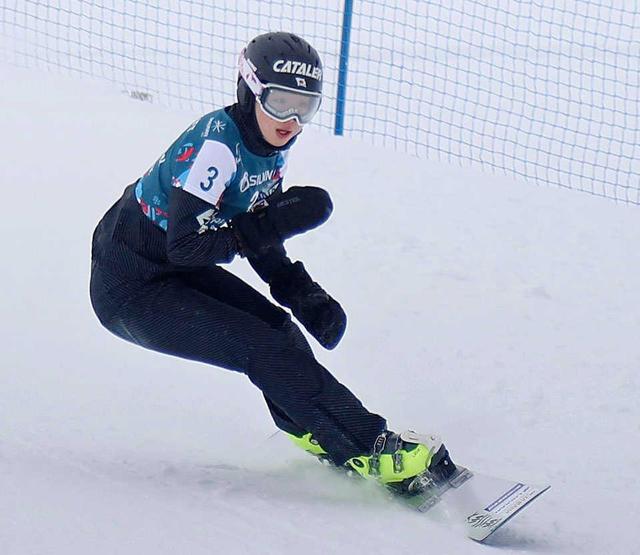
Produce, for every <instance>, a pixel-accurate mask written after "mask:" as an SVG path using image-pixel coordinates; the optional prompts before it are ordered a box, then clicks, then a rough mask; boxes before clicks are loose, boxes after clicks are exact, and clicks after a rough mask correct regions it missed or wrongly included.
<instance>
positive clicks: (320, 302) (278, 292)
mask: <svg viewBox="0 0 640 555" xmlns="http://www.w3.org/2000/svg"><path fill="white" fill-rule="evenodd" d="M270 285H271V295H272V296H273V298H274V299H275V300H276V301H278V302H279V303H280V304H281V305H282V306H286V307H288V308H290V309H291V312H293V315H294V316H295V317H296V318H297V319H298V321H299V322H300V323H301V324H302V325H303V326H304V327H305V328H306V330H307V331H308V332H309V333H310V334H311V335H313V337H315V338H316V339H317V340H318V342H319V343H320V344H321V345H322V346H323V347H324V348H325V349H333V348H334V347H335V346H336V345H337V344H338V343H339V342H340V340H341V339H342V336H343V335H344V332H345V329H346V327H347V315H346V314H345V312H344V310H342V307H341V306H340V303H338V301H336V300H335V299H333V298H332V297H331V296H330V295H329V294H328V293H327V292H326V291H325V290H324V289H322V287H320V285H318V284H317V283H316V282H315V281H313V280H312V279H311V276H309V274H308V273H307V271H306V270H305V268H304V265H303V264H302V262H295V263H294V264H291V265H290V266H288V267H287V268H285V269H283V270H281V271H280V272H278V274H276V275H275V276H274V277H273V279H272V280H271V283H270Z"/></svg>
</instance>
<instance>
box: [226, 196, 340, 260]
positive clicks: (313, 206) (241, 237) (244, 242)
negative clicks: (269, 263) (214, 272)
mask: <svg viewBox="0 0 640 555" xmlns="http://www.w3.org/2000/svg"><path fill="white" fill-rule="evenodd" d="M332 210H333V205H332V204H331V198H330V197H329V194H328V193H327V192H326V191H325V190H324V189H320V188H319V187H291V188H289V190H287V191H286V192H285V193H282V194H280V195H278V196H277V197H276V198H274V199H269V204H268V205H267V206H266V207H264V208H262V209H260V210H256V211H255V212H245V213H242V214H238V215H237V216H236V217H235V218H233V220H232V221H231V228H232V229H233V232H234V234H235V237H236V240H237V242H238V246H239V251H240V254H241V255H242V256H244V257H246V258H256V257H259V256H262V255H264V254H267V253H268V252H269V250H270V249H272V248H274V247H276V246H277V245H281V244H282V243H283V242H284V241H285V240H286V239H289V238H290V237H293V236H294V235H299V234H300V233H305V232H306V231H309V230H311V229H314V228H316V227H318V226H319V225H320V224H322V223H324V222H325V221H326V220H327V219H328V218H329V216H330V215H331V211H332Z"/></svg>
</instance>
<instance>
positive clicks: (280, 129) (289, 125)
mask: <svg viewBox="0 0 640 555" xmlns="http://www.w3.org/2000/svg"><path fill="white" fill-rule="evenodd" d="M256 119H257V120H258V127H260V132H261V133H262V136H263V137H264V140H265V141H267V142H268V143H269V144H270V145H272V146H275V147H281V146H284V145H286V144H287V143H288V142H289V141H290V140H291V139H293V137H295V136H296V135H297V134H298V133H300V131H302V126H301V125H300V124H299V123H298V122H297V121H296V120H295V119H290V120H289V121H285V122H280V121H276V120H275V119H273V118H272V117H270V116H268V115H267V114H265V113H264V111H263V110H262V106H260V103H259V102H256Z"/></svg>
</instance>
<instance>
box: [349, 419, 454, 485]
mask: <svg viewBox="0 0 640 555" xmlns="http://www.w3.org/2000/svg"><path fill="white" fill-rule="evenodd" d="M346 464H347V466H349V467H350V468H351V469H352V470H354V471H355V472H357V473H358V474H360V476H363V477H364V478H375V479H376V480H378V481H379V482H380V483H382V484H385V485H390V486H401V487H405V486H407V487H408V486H409V485H410V484H411V483H412V482H413V480H414V479H415V478H416V477H417V476H418V475H420V474H422V473H423V472H425V471H426V470H429V472H430V473H431V474H432V475H434V476H435V477H436V478H440V479H447V478H449V477H450V476H451V475H452V474H453V473H454V472H455V470H456V467H455V465H454V464H453V462H452V461H451V459H450V458H449V453H448V451H447V450H446V448H445V446H444V444H443V443H442V441H441V440H440V438H439V437H438V436H435V435H428V436H425V435H419V434H416V433H415V432H412V431H407V432H403V433H401V434H395V433H393V432H390V431H384V432H382V433H381V434H380V435H379V436H378V438H377V439H376V442H375V445H374V448H373V452H372V453H371V454H370V455H361V456H358V457H353V458H351V459H349V460H348V461H347V463H346Z"/></svg>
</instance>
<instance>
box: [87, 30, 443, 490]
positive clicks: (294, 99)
mask: <svg viewBox="0 0 640 555" xmlns="http://www.w3.org/2000/svg"><path fill="white" fill-rule="evenodd" d="M321 95H322V63H321V61H320V58H319V56H318V53H317V52H316V51H315V49H313V48H312V47H311V46H310V45H309V44H308V43H307V42H306V41H304V40H303V39H302V38H300V37H298V36H296V35H293V34H290V33H283V32H279V33H267V34H263V35H260V36H258V37H256V38H254V39H253V40H252V41H251V42H250V43H249V44H248V46H247V47H246V48H245V49H244V50H243V51H242V53H241V54H240V58H239V74H238V80H237V102H236V103H234V104H232V105H230V106H227V107H225V108H223V109H219V110H216V111H214V112H211V113H209V114H206V115H205V116H203V117H202V118H200V119H198V120H197V121H195V122H194V123H193V124H192V125H191V126H190V127H189V128H188V129H187V130H186V131H184V132H183V133H182V134H181V135H180V136H179V137H178V138H177V140H176V141H175V142H174V143H173V144H172V145H171V146H170V147H169V149H168V150H167V151H166V152H165V153H164V154H163V155H162V156H161V157H160V158H159V159H158V160H157V161H156V162H155V164H153V166H152V167H151V168H150V169H149V170H148V171H147V172H146V173H145V174H144V175H143V176H142V177H141V178H140V179H138V180H137V181H136V182H135V183H133V184H131V185H129V186H128V187H126V189H125V190H124V193H123V195H122V197H121V198H120V199H119V200H118V201H117V202H116V203H115V204H114V205H113V206H112V207H111V208H110V209H109V210H108V211H107V213H106V214H105V215H104V217H103V218H102V220H101V221H100V223H99V224H98V226H97V228H96V230H95V232H94V235H93V244H92V266H91V284H90V294H91V302H92V305H93V308H94V310H95V313H96V315H97V316H98V319H99V320H100V322H101V323H102V324H103V325H104V326H105V327H106V328H107V329H108V330H109V331H111V332H112V333H114V334H115V335H117V336H118V337H120V338H122V339H125V340H127V341H130V342H133V343H135V344H138V345H140V346H142V347H144V348H147V349H152V350H155V351H159V352H162V353H167V354H170V355H174V356H178V357H182V358H185V359H190V360H196V361H200V362H204V363H207V364H211V365H215V366H219V367H223V368H226V369H229V370H234V371H238V372H242V373H244V374H246V375H247V376H248V378H249V379H250V380H251V381H252V382H253V383H254V384H255V385H256V386H257V387H258V388H260V390H261V391H262V393H263V394H264V397H265V400H266V403H267V406H268V408H269V411H270V412H271V415H272V417H273V419H274V421H275V423H276V425H277V426H278V427H279V428H280V429H282V430H284V431H285V432H287V433H288V434H289V435H290V436H291V437H292V439H294V441H295V442H296V443H298V444H299V445H301V446H302V447H303V448H304V449H306V450H308V451H309V452H311V453H313V454H315V455H317V456H320V457H322V458H327V459H329V460H330V461H331V462H332V463H333V464H335V465H337V466H341V467H342V466H346V467H348V468H350V469H352V470H354V471H356V472H357V473H359V474H361V475H363V476H374V477H376V478H378V479H379V480H380V481H381V482H383V483H402V482H404V481H406V480H407V479H411V478H412V477H414V476H416V475H417V474H419V473H420V472H423V471H424V470H425V469H427V468H430V467H431V468H432V469H433V468H434V467H435V466H436V465H437V466H438V468H446V467H447V465H451V463H450V461H449V459H448V456H447V453H446V450H445V449H444V446H443V445H441V444H440V443H437V442H436V443H433V442H431V441H430V440H429V439H423V438H422V436H415V435H410V434H409V435H407V434H401V435H399V434H394V433H392V432H390V431H388V430H387V429H386V421H385V420H384V419H383V418H382V417H381V416H379V415H377V414H373V413H371V412H369V411H368V410H366V409H365V408H364V406H363V405H362V403H361V402H360V401H359V400H358V399H357V398H356V397H355V396H354V395H353V393H351V391H349V390H348V389H347V388H346V387H345V386H343V385H342V384H340V383H339V382H338V381H337V380H336V379H335V377H334V376H333V375H332V374H331V373H329V371H328V370H327V369H325V368H324V367H323V366H322V365H320V364H319V363H318V361H317V360H316V359H315V357H314V355H313V352H312V350H311V348H310V346H309V344H308V342H307V341H306V339H305V337H304V335H303V334H302V333H301V331H300V329H299V328H298V326H297V325H296V324H295V323H294V322H293V321H292V319H291V316H290V314H289V313H288V312H287V311H285V310H283V309H282V308H280V307H279V306H276V305H275V304H273V303H272V302H270V301H269V300H267V299H266V298H265V297H264V296H263V295H261V294H260V293H258V292H257V291H256V290H254V289H253V288H252V287H250V286H249V285H248V284H246V283H245V282H243V281H242V280H241V279H239V278H238V277H236V276H234V275H233V274H231V273H230V272H228V271H227V270H225V269H223V268H222V267H221V266H220V264H224V263H228V262H230V261H231V260H232V259H233V258H234V257H235V256H236V255H240V256H241V257H244V258H246V259H247V261H248V262H249V263H250V264H251V266H252V267H253V269H254V270H255V271H256V272H257V274H258V275H259V276H260V277H261V278H262V279H263V280H264V281H265V282H266V283H268V284H269V287H270V292H271V296H272V297H273V299H274V300H275V301H277V302H278V303H279V304H280V305H281V306H283V307H286V308H288V309H290V311H291V313H292V314H293V316H294V317H295V318H296V319H297V321H298V322H299V323H300V324H302V325H303V326H304V327H305V328H306V329H307V331H308V332H309V333H310V334H311V335H312V336H313V337H314V338H316V339H317V340H318V342H319V343H320V344H321V345H322V346H324V347H325V348H327V349H332V348H334V347H335V346H336V345H337V344H338V342H339V341H340V339H341V338H342V335H343V333H344V331H345V327H346V315H345V313H344V311H343V309H342V307H341V306H340V304H339V303H338V302H337V301H336V300H335V299H334V298H333V297H331V295H329V294H328V293H327V292H326V291H325V290H324V289H323V288H322V287H321V286H320V285H319V284H318V283H316V282H315V281H314V280H313V279H312V278H311V276H310V275H309V274H308V272H307V271H306V269H305V267H304V265H303V264H302V262H299V261H298V262H292V261H291V260H290V259H289V258H288V257H287V254H286V251H285V248H284V245H283V243H284V241H286V240H287V239H288V238H290V237H292V236H294V235H296V234H299V233H304V232H306V231H309V230H311V229H313V228H316V227H317V226H319V225H320V224H322V223H323V222H324V221H326V220H327V218H328V217H329V215H330V214H331V211H332V203H331V199H330V197H329V195H328V193H327V192H326V191H324V190H323V189H320V188H316V187H290V188H288V189H287V190H284V189H283V184H282V181H283V176H284V173H285V171H286V165H287V157H288V154H289V150H290V148H291V146H292V145H293V144H294V143H295V141H296V139H297V136H298V134H299V133H300V132H301V131H302V129H303V126H304V125H305V124H306V123H308V122H309V121H311V119H312V118H313V116H314V115H315V114H316V112H317V111H318V108H319V107H320V102H321V98H322V96H321Z"/></svg>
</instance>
